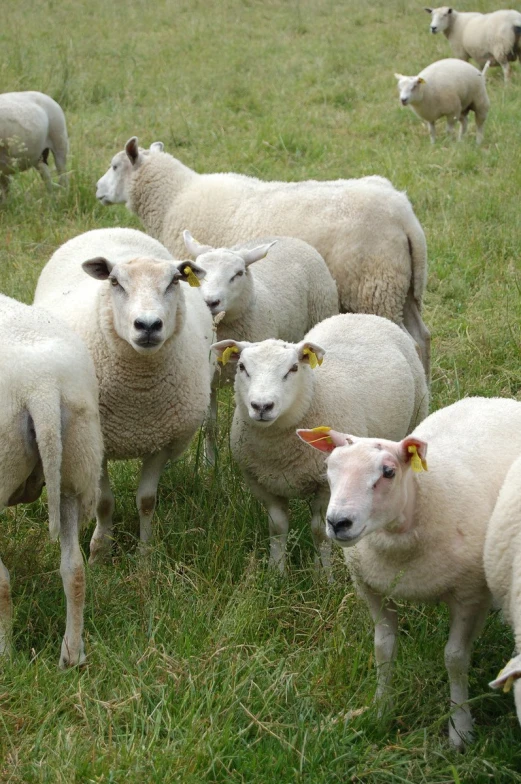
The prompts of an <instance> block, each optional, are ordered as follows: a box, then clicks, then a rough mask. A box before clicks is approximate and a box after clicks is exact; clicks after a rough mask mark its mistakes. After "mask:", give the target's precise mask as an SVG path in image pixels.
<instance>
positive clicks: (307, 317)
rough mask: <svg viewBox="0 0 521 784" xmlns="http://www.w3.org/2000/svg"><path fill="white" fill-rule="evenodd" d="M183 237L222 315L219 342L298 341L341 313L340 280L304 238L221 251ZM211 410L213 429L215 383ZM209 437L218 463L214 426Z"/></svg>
mask: <svg viewBox="0 0 521 784" xmlns="http://www.w3.org/2000/svg"><path fill="white" fill-rule="evenodd" d="M183 237H184V241H185V245H186V249H187V251H188V252H189V253H190V254H191V255H192V256H193V257H194V258H195V259H196V260H197V263H198V264H200V265H201V266H202V267H203V269H204V270H205V273H206V274H205V277H204V279H203V280H202V281H201V292H202V294H203V297H204V299H205V302H206V304H207V305H208V307H209V308H210V311H211V313H212V314H213V315H214V316H216V315H217V314H218V313H222V314H223V317H222V318H221V320H220V321H219V323H218V326H217V340H225V339H226V338H231V337H233V338H234V339H235V340H247V341H250V342H252V343H255V342H258V341H261V340H265V339H267V338H280V339H281V340H288V341H290V342H297V341H298V340H301V339H302V338H303V337H304V335H305V334H306V332H308V331H309V330H310V329H311V327H313V326H315V324H318V322H319V321H323V320H324V319H325V318H328V317H329V316H334V315H335V314H336V313H338V291H337V287H336V284H335V281H334V280H333V278H332V277H331V273H330V272H329V270H328V268H327V266H326V263H325V261H324V259H323V258H322V256H321V255H320V253H318V251H316V250H315V249H314V248H312V247H311V245H308V244H307V243H306V242H302V240H297V239H294V238H293V237H278V238H277V237H269V238H263V239H257V240H252V241H250V242H246V243H239V244H238V245H235V246H234V247H233V248H217V249H216V248H212V247H211V246H210V245H200V244H199V243H198V242H197V241H196V240H194V238H193V237H192V235H191V234H190V232H189V231H186V230H185V231H184V232H183ZM261 243H262V244H261ZM234 372H235V366H234V365H232V364H230V365H228V366H227V367H226V368H223V376H224V379H225V380H226V381H230V380H232V379H233V376H234ZM218 380H219V377H218V376H217V375H216V377H215V381H216V382H218ZM211 411H212V425H214V424H215V420H216V417H217V389H216V385H214V387H213V389H212V403H211ZM207 433H208V436H209V438H208V439H207V444H206V450H207V455H208V457H209V458H210V460H211V461H213V449H212V446H213V440H214V439H212V435H213V434H212V432H211V428H208V430H207Z"/></svg>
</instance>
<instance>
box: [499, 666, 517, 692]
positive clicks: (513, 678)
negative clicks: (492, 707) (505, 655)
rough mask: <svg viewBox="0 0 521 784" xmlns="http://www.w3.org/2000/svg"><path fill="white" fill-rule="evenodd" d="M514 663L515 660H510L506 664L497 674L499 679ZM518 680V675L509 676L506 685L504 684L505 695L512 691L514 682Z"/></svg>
mask: <svg viewBox="0 0 521 784" xmlns="http://www.w3.org/2000/svg"><path fill="white" fill-rule="evenodd" d="M512 661H513V659H510V661H509V662H507V663H506V664H505V666H504V667H503V669H502V670H500V671H499V672H498V674H497V677H498V678H500V677H501V675H502V673H504V672H505V670H507V669H508V668H509V667H510V665H511V664H512ZM518 678H519V675H517V674H516V675H509V676H508V678H507V679H506V681H505V683H504V684H503V691H504V693H505V694H507V693H508V692H509V691H510V690H511V688H512V686H513V684H514V681H516V680H517V679H518Z"/></svg>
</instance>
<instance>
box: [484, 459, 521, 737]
mask: <svg viewBox="0 0 521 784" xmlns="http://www.w3.org/2000/svg"><path fill="white" fill-rule="evenodd" d="M484 562H485V575H486V578H487V583H488V587H489V588H490V591H491V593H492V596H493V598H494V603H495V604H497V605H498V606H499V607H501V609H502V611H503V615H504V617H505V620H506V621H507V622H508V623H509V624H510V625H511V626H512V629H513V631H514V638H515V647H516V655H515V656H514V657H513V658H512V659H510V661H509V662H508V663H507V664H506V665H505V666H504V667H503V669H502V670H501V671H500V673H499V675H498V676H497V678H495V680H493V681H492V682H491V683H490V686H492V688H494V689H497V688H500V687H501V688H503V690H504V691H509V689H510V688H511V686H512V684H513V685H514V699H515V703H516V711H517V718H518V720H519V723H520V724H521V680H520V678H521V457H518V459H517V460H516V461H515V462H514V463H512V466H511V468H510V471H509V472H508V474H507V476H506V478H505V481H504V483H503V487H502V488H501V492H500V493H499V498H498V500H497V503H496V506H495V507H494V511H493V513H492V517H491V518H490V522H489V524H488V528H487V538H486V539H485V551H484Z"/></svg>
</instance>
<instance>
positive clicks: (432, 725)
mask: <svg viewBox="0 0 521 784" xmlns="http://www.w3.org/2000/svg"><path fill="white" fill-rule="evenodd" d="M458 7H459V8H461V10H492V9H493V8H495V6H491V5H485V3H484V2H483V1H482V0H481V1H480V2H478V3H470V2H468V0H467V1H466V2H465V3H464V4H463V5H461V6H458ZM428 21H429V20H428V17H427V15H426V14H425V12H423V11H422V9H421V6H419V5H418V4H415V3H413V2H411V1H410V0H393V1H392V2H389V1H388V0H386V2H383V0H373V2H372V3H369V4H368V3H365V2H361V0H352V1H351V2H350V3H349V4H346V3H341V2H339V0H313V2H311V0H290V1H289V2H284V1H283V0H220V2H213V3H209V2H203V0H192V1H191V2H188V0H177V1H176V2H174V0H158V2H155V3H149V2H144V0H134V2H130V0H127V2H124V0H113V2H111V3H107V2H100V0H91V2H89V3H88V4H87V3H65V2H63V0H43V2H41V3H38V4H36V3H30V2H29V0H18V2H16V3H14V2H12V3H8V4H7V5H6V7H5V8H4V9H3V10H2V23H1V25H0V84H1V85H2V90H4V91H7V90H18V89H39V90H42V91H44V92H47V93H49V94H51V95H52V96H53V97H54V98H56V99H57V100H58V101H60V103H61V104H62V106H63V107H64V109H65V111H66V115H67V120H68V124H69V134H70V140H71V156H70V160H69V168H70V171H71V175H70V189H69V191H68V193H67V194H65V193H61V192H59V190H58V189H56V194H55V196H54V198H53V199H52V200H50V199H49V198H48V196H47V194H46V192H45V190H44V188H43V185H42V183H41V181H40V179H39V177H38V175H37V173H36V172H27V173H24V174H21V175H19V176H18V177H17V178H15V180H14V182H13V186H12V190H11V193H10V196H9V200H8V201H7V202H6V203H5V204H4V205H3V206H1V207H0V290H2V291H4V292H5V293H7V294H10V295H12V296H15V297H18V298H20V299H22V300H24V301H26V302H30V301H31V299H32V294H33V291H34V286H35V283H36V280H37V278H38V274H39V271H40V269H41V268H42V266H43V264H44V263H45V262H46V260H47V259H48V258H49V256H50V255H51V253H52V252H53V250H54V249H55V248H56V247H57V246H58V245H60V244H61V243H62V242H64V241H65V240H66V239H68V238H69V237H72V236H74V235H76V234H78V233H80V232H82V231H86V230H88V229H91V228H94V227H99V226H113V225H125V226H136V227H138V226H139V223H138V221H137V220H136V219H135V218H134V217H133V216H131V215H130V213H128V212H127V211H126V210H125V208H124V207H114V208H111V209H108V208H103V207H101V206H100V205H99V204H97V203H96V201H95V196H94V185H95V182H96V180H97V179H98V178H99V177H100V176H101V175H102V174H103V173H104V172H105V170H106V168H107V166H108V163H109V160H110V158H111V156H112V154H113V153H114V152H116V151H117V150H119V149H121V148H122V146H123V144H124V142H125V141H126V140H127V139H128V138H129V137H130V136H131V135H133V134H137V135H138V136H139V137H140V140H141V141H142V142H143V144H145V145H147V146H148V145H149V144H150V143H151V142H152V141H155V140H162V141H163V142H164V143H165V145H166V148H167V150H169V151H170V152H172V153H173V154H175V155H177V156H178V157H179V158H180V159H181V160H182V161H183V162H184V163H186V164H188V165H189V166H192V167H194V168H195V169H197V170H198V171H201V172H210V171H227V170H235V171H240V172H243V173H246V174H252V175H256V176H259V177H263V178H272V179H289V180H297V179H302V178H320V179H325V178H335V177H349V176H355V177H356V176H363V175H366V174H372V173H376V174H381V175H384V176H387V177H389V178H390V179H391V180H392V181H393V182H394V184H395V185H396V186H397V187H399V188H402V189H407V192H408V194H409V197H410V199H411V201H412V203H413V205H414V207H415V210H416V213H417V215H418V216H419V218H420V220H421V222H422V225H423V226H424V228H425V231H426V234H427V240H428V245H429V258H430V269H429V285H428V291H427V295H426V298H425V320H426V322H427V323H428V325H429V327H430V328H431V330H432V334H433V377H432V391H433V407H434V408H437V407H439V406H442V405H447V404H449V403H451V402H453V401H454V400H456V399H458V398H459V397H462V396H465V395H470V394H483V395H509V396H517V397H518V398H520V399H521V362H520V359H521V357H520V352H521V349H520V346H521V326H520V324H521V304H520V291H521V265H520V264H519V261H518V247H519V234H520V228H521V221H520V219H519V194H520V185H521V146H520V144H519V124H520V118H521V109H520V106H521V71H520V69H519V66H517V67H516V68H515V69H514V70H515V73H514V77H513V83H512V85H511V86H510V87H509V88H508V89H506V90H505V89H504V87H503V84H502V76H501V73H500V72H499V71H498V70H497V69H495V70H493V71H489V75H488V81H487V84H488V90H489V95H490V98H491V102H492V110H491V112H490V115H489V119H488V122H487V124H486V128H485V143H484V145H483V147H482V148H481V149H480V150H477V149H476V147H475V144H474V138H473V134H474V128H473V122H472V121H471V123H470V132H469V137H468V139H467V140H466V141H465V142H463V143H462V144H455V143H450V142H449V141H448V140H447V138H446V136H445V134H444V132H443V130H442V128H441V126H440V129H439V131H440V133H439V141H438V143H437V144H436V146H435V147H434V148H432V147H431V145H430V143H429V140H428V134H427V132H426V130H425V129H424V128H423V127H422V125H421V123H420V122H419V120H418V119H417V118H416V117H415V116H414V115H413V114H412V112H410V111H409V110H403V109H401V108H400V106H399V104H398V100H397V91H396V84H395V79H394V76H393V73H394V72H395V71H399V72H402V73H417V72H418V71H419V70H421V69H422V68H423V67H424V66H425V65H427V64H428V63H429V62H431V61H433V60H435V59H438V58H440V57H444V56H447V55H448V54H449V50H448V45H447V43H446V41H445V39H444V38H440V37H434V36H429V34H428ZM0 372H1V371H0ZM222 403H223V404H224V405H223V409H224V410H223V413H224V414H225V416H224V417H223V419H224V420H226V407H228V408H229V399H228V398H227V397H226V396H224V397H223V400H222ZM228 414H229V411H228ZM136 476H137V466H136V465H135V464H133V463H129V464H126V465H115V466H113V467H112V477H113V484H114V487H115V490H116V496H117V511H116V529H117V530H116V547H115V552H114V559H113V564H112V565H111V566H105V567H100V568H96V569H89V570H88V594H87V607H86V618H85V621H86V645H87V651H88V666H87V667H86V668H84V669H83V670H82V671H76V670H73V671H69V672H66V673H61V672H59V671H58V669H57V661H58V654H59V645H60V638H61V635H62V633H63V626H64V599H63V593H62V587H61V581H60V578H59V573H58V563H59V556H58V548H57V547H56V546H52V545H51V544H49V543H48V541H47V539H46V535H45V532H46V510H45V506H44V504H43V502H38V503H36V504H34V505H32V506H26V507H19V508H17V509H14V510H13V509H11V510H8V511H7V512H6V513H4V514H3V515H2V516H1V518H0V521H1V526H0V552H1V553H2V559H3V560H4V562H5V563H6V565H7V566H8V568H9V570H10V572H11V577H12V591H13V601H14V612H15V616H14V649H15V655H14V656H13V657H12V659H10V660H8V661H5V662H3V663H2V665H1V670H0V780H1V781H5V782H20V783H22V782H23V784H26V783H28V782H52V784H54V783H55V782H60V783H61V782H64V783H65V782H67V784H69V782H117V783H118V784H119V783H120V782H123V781H126V782H136V783H137V782H139V783H140V784H141V783H142V782H170V781H172V782H182V783H183V784H199V782H247V783H248V784H250V782H251V783H252V784H266V783H267V782H270V784H271V783H273V784H284V783H285V782H310V783H311V782H313V783H314V782H317V783H318V782H320V784H329V782H342V783H344V782H364V783H365V782H367V783H368V784H380V782H381V784H388V783H390V782H392V783H393V784H394V782H397V783H398V782H404V781H409V782H414V784H423V782H426V783H428V784H445V782H455V783H456V784H459V782H465V783H466V784H474V783H477V784H481V782H488V781H494V782H501V784H503V782H521V773H520V772H519V771H520V770H521V730H520V728H519V725H518V723H517V719H516V716H515V711H514V706H513V700H512V697H511V695H508V696H507V695H498V694H495V693H492V692H491V691H490V690H489V689H488V687H487V683H488V681H489V680H490V679H491V678H492V677H493V676H494V675H495V674H496V672H497V670H498V669H499V668H500V666H501V665H502V664H503V663H504V661H505V660H506V659H507V658H508V657H509V656H510V654H511V651H512V646H513V642H512V637H511V634H510V632H509V631H508V630H507V629H506V628H505V627H504V626H502V624H501V621H500V619H499V618H498V617H497V616H493V615H492V616H491V617H490V618H489V620H488V623H487V626H486V629H485V631H484V633H483V635H482V636H481V638H480V640H479V641H478V643H477V645H476V648H475V651H474V656H473V663H472V668H471V684H470V685H471V695H472V698H473V710H474V715H475V718H476V742H475V743H474V745H473V746H472V747H471V748H470V749H469V750H468V751H467V752H466V754H464V755H457V754H456V753H455V752H453V751H452V750H451V749H450V748H449V746H448V742H447V739H446V723H447V711H448V685H447V679H446V675H445V671H444V667H443V653H442V652H443V646H444V644H445V640H446V636H447V629H448V620H447V616H446V613H445V611H444V609H443V608H439V607H404V608H403V611H402V620H401V625H400V637H401V651H400V656H399V662H398V667H397V673H396V680H395V690H396V694H395V712H394V715H393V716H392V717H391V718H390V719H388V720H387V721H385V722H379V721H378V720H377V717H376V714H375V711H374V709H373V707H372V705H371V700H372V696H373V693H374V688H375V673H374V665H373V653H372V625H371V623H370V620H369V616H368V613H367V611H366V609H365V607H364V606H363V605H362V604H361V603H360V602H359V601H358V600H357V598H356V596H355V595H354V592H353V588H352V586H351V584H350V582H349V579H348V576H347V574H346V572H345V569H344V568H343V564H342V562H341V559H340V555H339V554H338V553H337V554H336V560H335V564H334V567H335V576H336V581H335V584H334V585H333V586H329V585H327V584H325V583H324V582H322V581H321V580H320V579H317V578H316V577H315V575H314V572H313V569H312V547H311V538H310V533H309V509H308V507H307V504H305V503H295V504H294V505H293V527H292V534H291V543H290V550H291V555H290V569H289V573H288V575H287V576H286V577H284V578H280V577H277V576H274V575H272V574H271V573H269V572H268V570H267V569H266V554H267V549H268V542H267V523H266V516H265V513H264V512H263V510H262V509H261V507H260V506H259V505H258V504H257V503H256V502H255V501H254V500H252V498H251V496H250V495H249V494H248V492H247V491H246V490H245V489H244V488H243V486H242V484H241V481H240V475H239V472H238V470H237V468H236V467H235V466H234V465H233V463H232V461H231V458H230V454H229V448H228V446H227V440H226V436H225V433H224V432H223V434H222V444H221V451H220V462H219V466H218V469H217V470H216V471H215V472H213V471H210V470H208V469H207V468H206V467H205V466H204V465H203V464H202V461H201V460H200V453H199V451H198V445H194V446H193V448H192V450H191V451H190V453H189V454H187V455H186V457H185V458H184V459H183V460H182V461H181V462H180V463H178V464H176V465H175V466H172V467H171V468H169V469H168V470H167V471H166V472H165V474H164V476H163V479H162V481H161V486H160V500H159V506H158V511H157V514H156V521H155V522H156V532H157V538H156V545H155V547H154V550H153V552H152V554H151V557H150V559H148V560H146V561H144V562H143V561H139V560H138V559H137V558H136V556H135V555H134V551H135V536H136V530H137V514H136V510H135V506H134V493H135V488H136ZM90 532H91V530H89V531H86V532H85V534H84V537H83V545H84V547H85V548H86V549H87V548H88V540H89V535H90Z"/></svg>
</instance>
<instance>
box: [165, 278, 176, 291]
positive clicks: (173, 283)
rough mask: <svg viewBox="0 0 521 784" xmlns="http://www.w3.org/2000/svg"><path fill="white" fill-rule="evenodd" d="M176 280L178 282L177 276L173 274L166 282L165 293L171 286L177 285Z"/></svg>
mask: <svg viewBox="0 0 521 784" xmlns="http://www.w3.org/2000/svg"><path fill="white" fill-rule="evenodd" d="M178 282H179V278H178V277H177V275H175V276H174V277H173V278H172V280H171V281H170V283H169V284H168V286H167V287H166V289H165V293H166V292H167V291H170V290H171V288H172V286H177V284H178Z"/></svg>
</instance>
